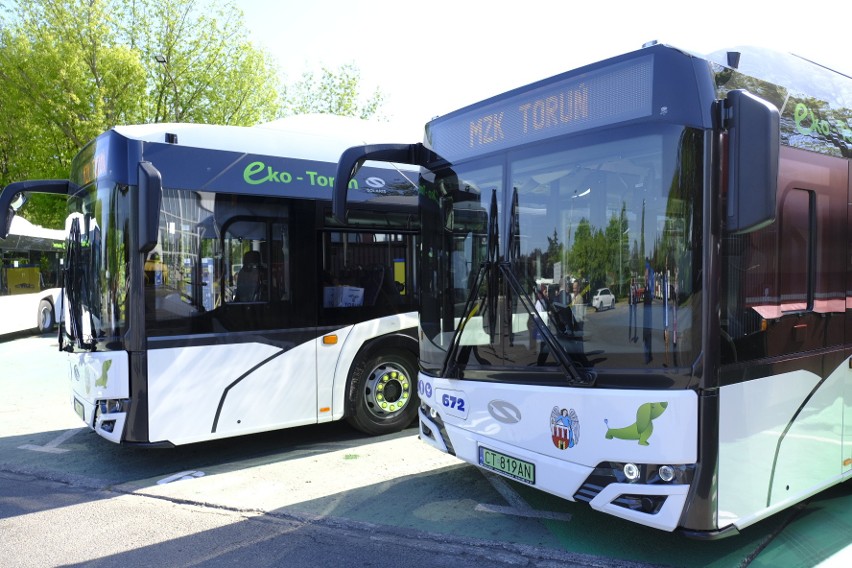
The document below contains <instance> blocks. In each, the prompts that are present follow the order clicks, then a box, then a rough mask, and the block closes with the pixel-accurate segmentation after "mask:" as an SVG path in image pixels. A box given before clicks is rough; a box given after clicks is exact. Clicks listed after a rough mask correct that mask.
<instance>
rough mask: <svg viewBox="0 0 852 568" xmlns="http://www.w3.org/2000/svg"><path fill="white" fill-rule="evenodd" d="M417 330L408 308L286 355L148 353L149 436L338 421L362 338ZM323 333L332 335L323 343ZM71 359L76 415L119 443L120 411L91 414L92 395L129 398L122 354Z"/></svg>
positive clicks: (259, 346) (263, 350)
mask: <svg viewBox="0 0 852 568" xmlns="http://www.w3.org/2000/svg"><path fill="white" fill-rule="evenodd" d="M416 326H417V314H416V313H414V312H411V313H405V314H399V315H393V316H387V317H383V318H378V319H375V320H370V321H367V322H363V323H359V324H356V325H353V326H348V327H345V328H341V329H338V330H335V331H334V332H330V333H327V334H326V335H325V336H322V337H318V338H316V339H314V340H312V341H308V342H306V343H303V344H301V345H297V346H295V347H292V348H290V349H288V350H287V351H282V349H281V348H280V347H277V346H274V345H268V344H264V343H256V342H247V343H231V344H213V345H204V346H192V347H174V348H163V349H149V350H148V417H147V418H148V440H149V442H150V443H154V444H155V443H160V442H167V443H171V444H174V445H180V444H189V443H194V442H201V441H205V440H214V439H218V438H227V437H231V436H237V435H244V434H253V433H258V432H266V431H270V430H277V429H282V428H289V427H294V426H302V425H306V424H315V423H317V422H330V421H332V420H339V419H341V418H343V415H344V412H345V409H346V384H347V381H348V380H349V373H350V370H351V367H352V364H353V363H354V361H355V359H356V357H357V356H358V353H359V352H360V350H361V348H362V347H363V346H364V343H365V342H367V341H369V340H370V339H373V338H376V337H381V336H384V335H388V334H392V333H395V332H399V331H402V330H404V329H411V328H415V327H416ZM330 335H335V336H337V341H336V342H330V343H328V344H326V343H324V341H323V337H327V336H330ZM70 358H71V359H70V361H71V370H70V374H71V377H72V390H73V393H74V395H73V399H74V401H76V402H75V408H76V409H77V412H78V414H80V415H81V418H82V419H83V420H84V421H85V422H86V424H87V425H88V426H89V428H92V429H94V430H95V431H96V432H97V433H98V434H100V435H101V436H103V437H105V438H107V439H108V440H110V441H112V442H120V441H121V435H122V432H123V430H124V424H125V422H126V414H125V413H124V412H121V413H113V414H105V415H99V416H98V417H97V423H95V418H94V416H95V407H96V405H97V403H98V401H99V400H111V399H119V400H122V399H129V398H130V392H129V388H130V387H129V383H130V381H129V376H130V375H129V366H128V358H127V354H126V353H124V352H111V353H85V354H80V353H75V354H71V355H70ZM107 361H109V363H107ZM130 404H133V402H132V401H131V402H130ZM105 420H114V421H115V428H114V429H113V430H112V431H107V430H104V429H103V428H101V427H100V425H101V424H102V423H103V422H104V421H105Z"/></svg>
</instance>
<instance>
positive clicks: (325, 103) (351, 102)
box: [284, 63, 383, 118]
mask: <svg viewBox="0 0 852 568" xmlns="http://www.w3.org/2000/svg"><path fill="white" fill-rule="evenodd" d="M359 90H360V72H359V70H358V67H357V66H355V64H353V63H349V64H344V65H341V66H340V68H338V70H337V72H333V71H331V70H330V69H328V68H326V67H323V68H322V71H321V73H320V77H319V78H317V77H316V75H315V74H314V73H312V72H310V71H308V72H305V73H304V74H303V75H302V80H301V81H299V82H297V83H296V84H295V86H294V87H293V88H292V89H291V90H290V92H289V93H288V96H286V97H285V103H284V104H285V110H286V112H287V113H288V114H308V113H323V114H338V115H341V116H357V117H359V118H370V117H372V116H374V115H375V114H376V112H377V111H378V109H379V107H380V106H381V104H382V102H383V96H382V93H381V92H380V91H379V90H378V89H377V90H376V91H375V92H374V93H373V95H372V96H370V97H369V98H367V99H366V100H365V101H362V100H361V96H360V92H359Z"/></svg>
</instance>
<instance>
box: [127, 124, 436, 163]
mask: <svg viewBox="0 0 852 568" xmlns="http://www.w3.org/2000/svg"><path fill="white" fill-rule="evenodd" d="M113 130H115V131H116V132H117V133H119V134H121V135H122V136H124V137H126V138H129V139H132V140H140V141H143V142H159V143H164V142H166V135H167V134H170V135H175V136H177V143H178V144H180V145H181V146H189V147H194V148H203V149H209V150H225V151H230V152H241V153H248V154H260V155H266V156H288V157H290V158H297V159H299V158H301V159H310V160H325V161H329V162H337V160H338V159H339V158H340V154H341V153H342V152H343V151H344V150H346V149H347V148H349V147H351V146H359V145H362V144H373V143H386V142H388V141H397V142H405V143H409V142H414V141H417V140H420V139H421V138H422V132H405V131H403V130H401V129H400V128H399V127H397V126H396V125H394V124H392V123H389V122H376V121H370V120H362V119H359V118H354V117H345V116H335V115H330V114H309V115H297V116H292V117H287V118H282V119H279V120H276V121H273V122H269V123H264V124H259V125H257V126H251V127H248V126H223V125H214V124H189V123H163V122H161V123H154V124H137V125H126V126H116V127H115V128H114V129H113Z"/></svg>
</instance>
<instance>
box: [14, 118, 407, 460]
mask: <svg viewBox="0 0 852 568" xmlns="http://www.w3.org/2000/svg"><path fill="white" fill-rule="evenodd" d="M377 130H378V131H379V132H384V129H383V128H382V127H381V126H375V125H373V124H372V123H368V122H366V121H359V120H355V119H345V118H341V117H329V116H312V117H296V118H294V119H289V120H283V121H279V122H278V123H274V124H269V125H264V126H258V127H253V128H244V127H228V126H211V125H199V124H151V125H142V126H122V127H116V128H114V129H111V130H109V131H108V132H105V133H104V134H102V135H101V136H99V137H98V138H97V139H95V140H94V141H92V142H91V143H90V144H88V145H87V146H86V147H85V148H84V149H83V150H82V151H81V152H80V153H79V154H78V156H77V157H76V158H75V159H74V160H73V163H72V171H71V174H70V177H69V179H68V180H48V181H43V182H34V181H31V182H20V184H12V185H10V186H8V187H7V188H5V190H4V192H3V193H2V194H0V208H2V207H3V202H4V201H9V200H11V199H12V194H13V193H17V192H19V191H20V190H25V191H30V192H33V191H42V192H46V193H60V194H66V195H67V196H68V217H67V230H66V233H67V240H68V248H67V250H68V252H67V259H66V267H65V275H64V292H65V296H66V298H67V302H66V304H67V308H66V310H65V314H64V323H63V325H62V327H61V331H60V335H59V339H60V349H61V350H62V351H65V352H66V353H67V354H68V356H69V357H70V359H71V385H72V389H73V397H72V402H73V406H74V410H75V411H76V412H77V414H79V416H80V418H81V419H82V420H83V421H84V422H85V423H86V424H87V425H88V426H89V427H90V428H92V429H94V430H95V431H96V432H97V433H98V434H100V435H101V436H103V437H104V438H106V439H108V440H110V441H113V442H117V443H123V444H138V445H162V446H170V445H178V444H187V443H192V442H199V441H203V440H212V439H218V438H225V437H230V436H238V435H243V434H250V433H255V432H262V431H268V430H273V429H280V428H286V427H291V426H299V425H306V424H314V423H318V422H329V421H332V420H338V419H342V418H346V419H348V421H349V422H350V423H351V424H352V425H353V426H355V427H356V428H358V429H360V430H362V431H364V432H367V433H370V434H380V433H386V432H393V431H397V430H400V429H402V428H405V427H407V426H409V425H410V424H411V423H412V422H413V421H414V419H415V418H416V412H417V404H418V403H417V396H416V392H417V391H416V372H417V367H416V360H417V340H416V335H415V330H416V322H417V318H416V312H415V309H416V298H417V294H418V293H419V291H418V289H417V283H416V280H415V279H414V277H413V274H414V269H415V266H414V263H415V260H414V251H415V248H416V246H417V239H418V225H417V218H416V215H415V214H414V211H415V209H416V186H415V185H414V184H413V181H416V180H414V179H413V178H410V176H408V175H407V174H406V173H405V172H404V171H402V170H399V169H395V168H389V167H387V166H386V165H385V164H382V167H380V168H379V167H377V168H372V169H369V170H366V171H365V172H364V175H363V176H362V177H359V178H357V179H356V180H355V181H354V182H353V184H352V186H353V192H354V193H356V194H357V195H359V196H360V202H359V204H358V206H357V208H356V212H355V217H356V222H355V223H354V224H350V226H346V227H344V226H342V225H340V224H337V223H335V222H334V221H333V220H332V219H331V215H330V206H331V201H330V197H331V187H332V182H333V175H334V168H335V164H336V158H337V156H339V155H340V152H341V151H342V149H344V148H345V147H347V146H350V145H352V144H353V143H356V142H358V143H364V142H369V141H370V140H371V138H375V137H376V136H378V134H377V133H376V131H377ZM0 210H3V211H5V210H6V209H5V208H2V209H0Z"/></svg>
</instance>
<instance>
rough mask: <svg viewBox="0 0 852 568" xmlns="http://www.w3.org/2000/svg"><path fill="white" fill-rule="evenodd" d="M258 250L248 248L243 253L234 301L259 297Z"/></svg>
mask: <svg viewBox="0 0 852 568" xmlns="http://www.w3.org/2000/svg"><path fill="white" fill-rule="evenodd" d="M260 296H261V266H260V252H258V251H256V250H250V251H248V252H246V253H245V254H244V255H243V266H242V268H240V271H239V272H238V273H237V291H236V293H235V295H234V301H236V302H253V301H257V300H260V299H261V297H260Z"/></svg>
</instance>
